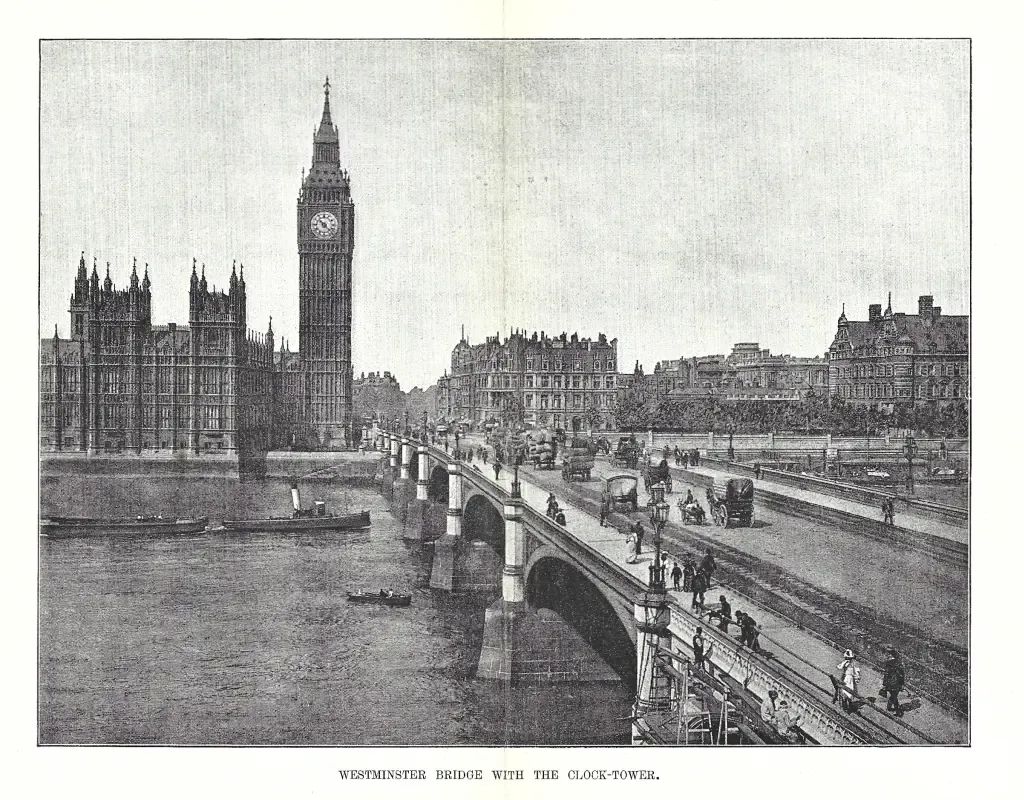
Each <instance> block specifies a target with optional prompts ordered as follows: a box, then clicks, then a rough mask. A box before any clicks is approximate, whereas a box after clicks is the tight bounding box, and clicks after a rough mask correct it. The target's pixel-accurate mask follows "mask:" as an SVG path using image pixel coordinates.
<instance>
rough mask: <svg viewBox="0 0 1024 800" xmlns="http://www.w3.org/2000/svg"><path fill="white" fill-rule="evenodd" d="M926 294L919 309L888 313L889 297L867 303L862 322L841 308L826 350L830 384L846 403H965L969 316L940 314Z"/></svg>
mask: <svg viewBox="0 0 1024 800" xmlns="http://www.w3.org/2000/svg"><path fill="white" fill-rule="evenodd" d="M933 300H934V298H933V297H932V296H931V295H922V296H921V297H920V298H919V299H918V303H917V308H918V313H917V314H916V315H915V314H904V313H893V310H892V298H891V296H890V299H889V305H888V307H887V308H886V309H885V313H883V312H882V306H881V304H880V303H879V304H873V305H871V306H869V307H868V319H867V320H866V321H860V320H855V321H851V320H849V319H847V317H846V309H845V308H844V309H843V311H842V313H841V314H840V316H839V321H838V324H837V326H836V335H835V338H834V339H833V340H832V345H831V346H830V347H829V350H828V365H829V386H830V388H831V393H832V395H834V396H837V397H841V398H842V399H843V400H845V401H846V402H851V403H859V404H865V405H870V406H874V407H878V408H892V407H893V406H894V405H896V404H904V403H905V404H916V403H933V404H936V405H939V406H942V405H948V404H949V403H956V402H965V401H967V400H969V399H970V398H969V395H970V346H969V345H970V342H969V337H970V317H969V316H966V315H953V316H944V315H943V314H942V308H941V307H939V306H936V305H934V304H933Z"/></svg>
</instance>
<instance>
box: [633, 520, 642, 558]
mask: <svg viewBox="0 0 1024 800" xmlns="http://www.w3.org/2000/svg"><path fill="white" fill-rule="evenodd" d="M633 535H634V536H635V537H636V556H637V558H639V557H640V555H641V554H642V553H643V552H644V526H643V525H641V524H640V520H637V523H636V525H634V526H633Z"/></svg>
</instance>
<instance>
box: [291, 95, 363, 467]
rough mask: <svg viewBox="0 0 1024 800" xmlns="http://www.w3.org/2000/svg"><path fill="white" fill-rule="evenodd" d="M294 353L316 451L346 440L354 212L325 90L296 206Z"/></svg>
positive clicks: (348, 434) (349, 407)
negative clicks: (302, 376)
mask: <svg viewBox="0 0 1024 800" xmlns="http://www.w3.org/2000/svg"><path fill="white" fill-rule="evenodd" d="M296 215H297V221H298V245H299V353H300V359H301V363H302V369H303V372H304V373H305V384H304V386H303V391H304V394H305V403H304V404H303V405H302V409H303V412H304V414H305V416H304V418H303V419H302V420H296V422H297V423H300V424H304V425H305V426H306V427H307V429H308V431H309V435H310V436H311V437H312V438H313V439H314V440H315V442H314V444H315V446H316V448H317V449H322V450H338V449H342V448H344V447H347V446H348V445H349V443H350V441H351V437H352V253H353V250H354V246H355V204H354V203H353V201H352V192H351V187H350V184H349V176H348V172H346V171H345V170H343V169H342V168H341V160H340V152H339V144H338V129H337V128H336V127H335V126H334V124H333V122H332V121H331V106H330V83H329V82H328V83H326V84H325V85H324V110H323V115H322V117H321V119H320V127H319V128H318V129H317V132H316V135H315V136H314V137H313V164H312V166H311V167H310V170H309V174H307V175H304V176H303V179H302V189H301V190H300V192H299V198H298V203H297V212H296Z"/></svg>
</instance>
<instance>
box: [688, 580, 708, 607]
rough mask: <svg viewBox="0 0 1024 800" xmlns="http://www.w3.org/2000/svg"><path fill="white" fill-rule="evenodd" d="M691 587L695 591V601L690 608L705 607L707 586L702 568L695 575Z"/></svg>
mask: <svg viewBox="0 0 1024 800" xmlns="http://www.w3.org/2000/svg"><path fill="white" fill-rule="evenodd" d="M690 589H691V591H692V592H693V602H692V603H691V604H690V608H692V609H694V610H700V609H702V608H704V592H705V591H706V589H707V586H706V585H705V583H704V573H703V572H701V571H700V570H698V571H697V574H696V575H694V576H693V580H692V581H691V583H690ZM698 600H699V602H698Z"/></svg>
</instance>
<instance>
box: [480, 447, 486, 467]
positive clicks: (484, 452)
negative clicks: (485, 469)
mask: <svg viewBox="0 0 1024 800" xmlns="http://www.w3.org/2000/svg"><path fill="white" fill-rule="evenodd" d="M480 458H481V460H482V461H483V462H484V464H487V450H486V448H485V449H484V451H483V452H482V453H481V454H480Z"/></svg>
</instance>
